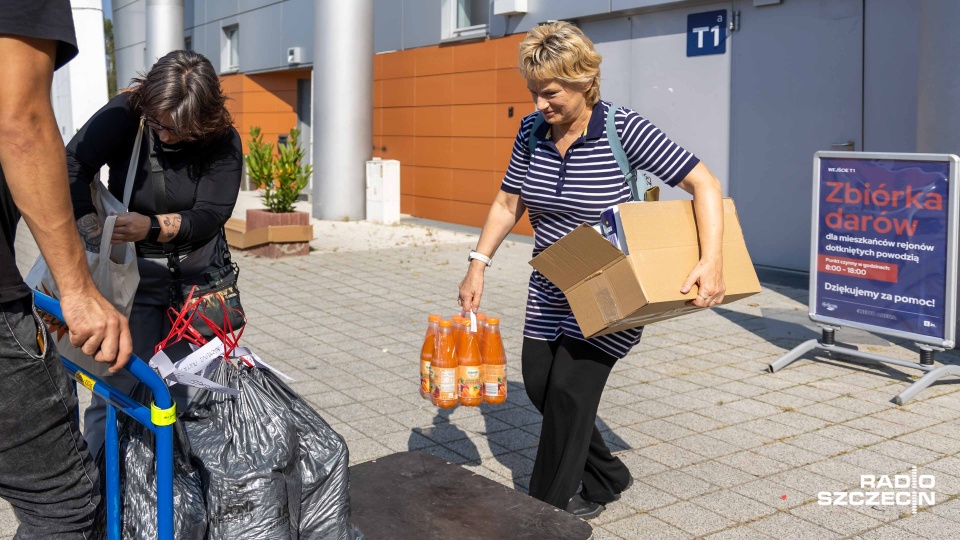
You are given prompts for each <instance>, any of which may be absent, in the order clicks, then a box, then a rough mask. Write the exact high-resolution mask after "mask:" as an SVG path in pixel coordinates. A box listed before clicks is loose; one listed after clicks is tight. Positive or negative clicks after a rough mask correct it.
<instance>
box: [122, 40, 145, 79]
mask: <svg viewBox="0 0 960 540" xmlns="http://www.w3.org/2000/svg"><path fill="white" fill-rule="evenodd" d="M145 46H146V42H140V43H135V44H133V45H130V46H128V47H124V48H122V49H117V50H116V55H117V88H127V87H128V86H130V81H131V80H132V79H133V78H134V77H135V76H136V75H137V73H140V72H142V71H143V70H144V65H143V53H144V47H145Z"/></svg>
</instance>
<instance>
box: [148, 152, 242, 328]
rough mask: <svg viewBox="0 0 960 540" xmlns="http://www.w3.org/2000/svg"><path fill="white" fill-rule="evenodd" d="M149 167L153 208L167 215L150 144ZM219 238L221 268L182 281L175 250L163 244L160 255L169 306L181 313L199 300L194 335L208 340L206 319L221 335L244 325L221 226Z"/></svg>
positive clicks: (159, 170)
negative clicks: (167, 279)
mask: <svg viewBox="0 0 960 540" xmlns="http://www.w3.org/2000/svg"><path fill="white" fill-rule="evenodd" d="M151 135H152V134H151ZM151 142H152V141H151ZM150 168H151V171H150V173H151V174H150V178H151V182H152V184H153V202H154V207H155V209H156V211H157V213H158V214H166V213H167V188H166V179H165V178H164V175H163V167H161V166H160V161H159V159H158V158H157V153H156V148H155V147H154V145H153V144H151V145H150ZM194 203H196V192H194ZM219 235H220V241H222V242H223V253H224V255H223V264H222V266H220V267H219V268H215V269H214V270H212V271H210V272H205V273H203V274H201V275H199V276H195V277H191V278H184V277H183V274H182V272H181V271H180V258H179V252H178V250H177V247H176V246H175V245H174V244H171V243H163V253H164V254H165V255H166V257H167V269H169V270H170V277H171V281H170V307H172V308H174V309H175V310H177V311H178V312H180V311H182V310H183V306H184V304H185V303H186V301H187V299H190V301H191V303H193V301H194V300H197V299H199V302H198V303H197V304H196V307H195V308H194V309H196V312H197V315H202V317H200V316H197V317H195V318H194V319H193V323H192V324H193V327H194V328H195V329H196V330H197V332H199V333H200V335H202V336H203V337H204V338H206V339H208V340H209V339H213V337H214V336H216V335H217V333H218V332H216V331H215V330H214V329H213V328H211V327H210V325H208V324H207V322H206V320H209V321H210V322H212V323H213V324H214V325H215V326H219V327H220V328H218V329H217V330H219V333H221V334H223V333H227V334H229V333H231V332H238V331H239V330H240V329H241V328H243V325H244V324H245V323H246V316H245V315H244V312H243V306H242V305H241V304H240V289H239V288H238V287H237V279H238V278H239V277H240V267H239V266H237V263H235V262H233V260H232V259H231V256H230V247H229V246H228V245H227V239H226V233H225V232H224V230H223V228H222V227H221V229H220V233H219ZM205 319H206V320H205Z"/></svg>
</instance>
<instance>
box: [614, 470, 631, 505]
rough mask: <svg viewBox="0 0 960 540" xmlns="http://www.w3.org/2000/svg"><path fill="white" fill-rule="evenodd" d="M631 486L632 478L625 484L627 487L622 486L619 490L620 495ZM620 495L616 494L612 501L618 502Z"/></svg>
mask: <svg viewBox="0 0 960 540" xmlns="http://www.w3.org/2000/svg"><path fill="white" fill-rule="evenodd" d="M631 486H633V477H632V476H631V477H630V481H629V482H627V485H625V486H623V489H622V490H620V493H623V492H624V491H626V490H628V489H630V487H631ZM620 493H617V494H616V495H614V496H613V500H615V501H619V500H620Z"/></svg>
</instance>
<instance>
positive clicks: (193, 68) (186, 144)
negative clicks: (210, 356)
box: [67, 51, 243, 454]
mask: <svg viewBox="0 0 960 540" xmlns="http://www.w3.org/2000/svg"><path fill="white" fill-rule="evenodd" d="M225 100H226V96H224V94H223V91H222V90H221V88H220V80H219V78H218V77H217V74H216V71H214V69H213V66H212V65H211V64H210V61H209V60H207V59H206V58H205V57H203V56H202V55H200V54H197V53H195V52H191V51H174V52H171V53H169V54H167V55H166V56H164V57H163V58H161V59H159V60H158V61H157V63H156V64H155V65H154V66H153V68H152V69H151V70H150V72H149V73H148V74H147V75H146V76H145V77H142V78H137V79H134V88H133V89H132V90H131V91H129V92H126V93H122V94H120V95H118V96H117V97H115V98H113V99H111V100H110V102H109V103H107V104H106V105H105V106H104V107H103V108H102V109H100V110H99V111H98V112H97V113H96V114H95V115H94V116H93V117H92V118H90V120H89V121H87V123H86V124H85V125H84V126H83V127H82V128H81V129H80V131H78V132H77V134H76V135H75V136H74V137H73V139H72V140H71V141H70V143H69V144H68V145H67V168H68V173H69V175H70V190H71V196H72V198H73V208H74V215H75V216H74V217H75V218H76V220H77V227H78V228H79V230H80V235H81V237H82V238H83V240H84V241H85V242H86V244H87V250H88V251H98V250H99V246H100V232H101V231H100V228H101V225H100V223H99V221H98V220H97V216H96V212H95V209H94V206H93V201H92V200H91V196H90V183H91V182H94V181H96V175H97V173H98V172H99V171H100V168H101V167H102V166H103V165H109V167H110V178H109V182H108V188H109V190H110V192H111V193H112V194H113V195H114V196H115V197H116V198H117V199H118V200H122V199H123V190H124V184H125V182H126V176H127V169H128V166H129V162H130V158H131V152H132V151H133V145H134V139H135V138H136V136H137V131H138V127H139V125H140V120H141V118H142V119H143V120H144V122H145V126H146V128H145V129H144V130H143V135H142V140H141V145H140V155H139V157H138V159H137V168H136V177H135V178H134V183H133V193H132V195H131V198H130V205H129V212H126V213H124V214H121V215H120V216H118V218H117V223H116V228H115V230H114V233H113V238H112V240H111V241H112V243H113V244H120V243H123V242H135V246H136V249H137V256H138V257H137V266H138V268H139V271H140V285H139V287H138V289H137V293H136V296H135V298H134V306H133V311H132V313H131V314H130V330H131V334H132V336H133V351H134V353H136V354H137V355H138V356H140V357H141V358H144V359H149V358H150V357H152V356H153V348H154V346H155V345H156V344H157V343H158V342H159V341H160V340H161V339H163V337H164V336H165V335H166V333H167V332H169V329H170V323H169V321H168V319H167V317H166V309H167V307H168V305H169V299H170V297H169V285H170V279H171V278H170V271H169V270H168V264H169V263H168V257H167V254H169V253H171V252H173V253H174V254H175V255H174V257H172V258H171V261H175V262H176V264H178V266H179V268H180V271H181V273H182V276H183V278H185V279H189V278H191V277H197V276H200V275H202V274H203V273H205V272H209V271H212V270H214V269H216V268H221V267H222V266H223V265H224V262H225V259H224V255H225V254H226V249H227V248H226V241H225V239H224V237H223V232H222V231H223V225H224V224H225V223H226V222H227V220H228V219H229V218H230V214H231V213H232V212H233V207H234V205H235V204H236V202H237V193H238V192H239V189H240V177H241V173H242V170H243V151H242V148H241V144H240V135H239V134H238V133H237V130H236V129H234V128H233V125H232V123H233V122H232V119H231V118H230V114H229V113H228V112H227V110H226V108H225V107H224V102H225ZM147 128H148V129H147ZM157 186H159V187H157ZM155 189H157V190H160V191H162V192H163V195H164V197H162V198H160V197H159V193H160V191H157V192H155ZM165 251H166V253H165ZM111 379H112V380H111V381H110V382H111V384H114V385H115V386H117V387H118V389H120V390H129V389H131V388H132V386H133V385H134V383H135V381H134V380H133V378H132V377H130V376H129V375H127V374H125V373H124V374H120V375H119V376H114V377H112V378H111ZM94 399H95V401H94V402H93V403H92V404H91V406H90V408H89V409H87V411H86V414H85V430H86V435H85V437H86V438H87V443H88V444H89V445H90V447H91V453H93V454H95V453H96V452H97V450H98V449H99V447H100V446H101V445H102V443H103V419H104V417H105V409H104V404H103V402H102V400H99V399H98V398H96V396H95V397H94Z"/></svg>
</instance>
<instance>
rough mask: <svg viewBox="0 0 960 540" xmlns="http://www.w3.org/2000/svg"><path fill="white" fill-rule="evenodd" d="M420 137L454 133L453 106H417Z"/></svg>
mask: <svg viewBox="0 0 960 540" xmlns="http://www.w3.org/2000/svg"><path fill="white" fill-rule="evenodd" d="M415 110H416V111H417V113H416V135H417V136H418V137H450V136H451V135H453V134H454V133H453V131H454V124H453V106H451V105H439V106H435V107H416V109H415Z"/></svg>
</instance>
